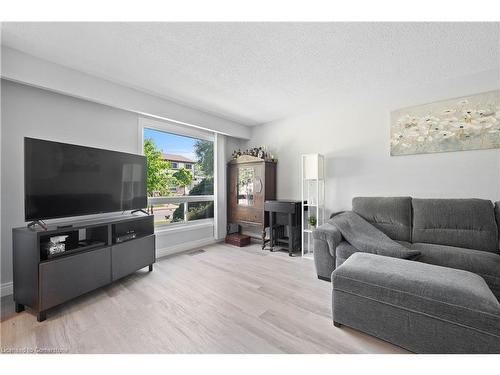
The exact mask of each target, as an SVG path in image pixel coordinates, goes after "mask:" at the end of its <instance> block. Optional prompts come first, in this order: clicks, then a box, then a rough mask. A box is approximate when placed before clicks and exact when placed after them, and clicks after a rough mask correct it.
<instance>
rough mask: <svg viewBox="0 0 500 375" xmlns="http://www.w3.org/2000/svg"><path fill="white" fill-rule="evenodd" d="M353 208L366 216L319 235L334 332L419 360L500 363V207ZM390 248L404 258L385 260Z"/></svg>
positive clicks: (404, 204) (400, 200) (361, 203)
mask: <svg viewBox="0 0 500 375" xmlns="http://www.w3.org/2000/svg"><path fill="white" fill-rule="evenodd" d="M352 206H353V209H352V210H353V212H355V213H356V214H357V215H356V214H353V213H350V212H348V213H344V214H341V215H338V216H336V217H335V218H333V219H331V220H330V222H328V223H326V224H324V225H322V226H320V227H319V228H318V229H317V230H316V231H314V233H313V237H314V250H315V265H316V270H317V274H318V277H319V278H320V279H325V280H331V281H332V285H333V288H332V313H333V321H334V325H335V326H337V327H340V326H341V325H347V326H350V327H352V328H355V329H358V330H361V331H363V332H366V333H368V334H371V335H373V336H376V337H379V338H381V339H383V340H386V341H389V342H392V343H394V344H396V345H399V346H401V347H404V348H406V349H408V350H410V351H413V352H416V353H500V303H499V300H500V254H499V245H500V244H499V238H500V236H499V232H500V206H499V202H497V203H496V204H495V205H493V204H492V203H491V202H490V201H487V200H481V199H412V198H410V197H394V198H364V197H359V198H354V199H353V204H352ZM358 215H359V216H361V218H359V216H358ZM363 219H364V220H363ZM366 221H368V222H369V223H370V224H372V225H373V226H374V227H376V228H377V229H379V230H380V231H381V232H382V233H380V232H379V231H377V230H376V229H373V226H372V225H370V224H368V223H366ZM355 227H357V230H354V231H353V230H352V229H353V228H355ZM359 227H361V228H362V230H359ZM338 228H340V229H338ZM341 230H342V233H344V235H345V236H346V238H349V239H350V240H351V242H352V243H357V244H358V246H359V247H360V248H364V251H358V249H356V248H355V247H354V246H353V245H352V244H351V243H349V242H347V241H346V240H345V239H344V238H343V236H342V234H341V232H340V231H341ZM353 232H354V235H353ZM366 233H370V235H368V236H366V235H365V234H366ZM384 234H385V235H384ZM386 236H388V237H389V238H390V239H392V240H395V241H396V242H398V243H399V244H401V245H403V246H404V247H400V246H399V245H397V244H395V243H394V242H393V241H391V240H390V239H388V238H387V237H386ZM363 237H369V238H368V240H366V238H364V240H363V241H361V240H360V239H362V238H363ZM377 238H378V239H377ZM384 238H385V240H384ZM372 239H373V240H372ZM377 241H378V243H379V244H380V243H383V244H384V246H378V247H377ZM384 241H385V242H384ZM391 244H393V245H394V246H396V247H398V248H401V251H400V252H399V253H394V252H390V251H385V249H387V248H388V247H390V246H391ZM387 245H388V247H386V246H387ZM394 246H393V247H394ZM405 248H407V249H405ZM405 253H407V254H408V255H411V257H407V256H406V255H407V254H405ZM388 254H390V255H388ZM405 257H406V259H398V258H405Z"/></svg>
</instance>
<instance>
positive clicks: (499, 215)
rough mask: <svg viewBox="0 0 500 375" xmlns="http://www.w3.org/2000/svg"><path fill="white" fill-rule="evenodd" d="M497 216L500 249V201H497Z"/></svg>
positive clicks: (499, 248)
mask: <svg viewBox="0 0 500 375" xmlns="http://www.w3.org/2000/svg"><path fill="white" fill-rule="evenodd" d="M495 217H496V220H497V227H498V250H499V251H500V202H495Z"/></svg>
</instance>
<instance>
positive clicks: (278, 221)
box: [262, 200, 301, 256]
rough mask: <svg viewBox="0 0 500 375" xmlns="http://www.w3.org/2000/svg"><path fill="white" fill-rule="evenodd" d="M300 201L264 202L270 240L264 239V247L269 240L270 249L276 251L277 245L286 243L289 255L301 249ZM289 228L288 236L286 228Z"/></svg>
mask: <svg viewBox="0 0 500 375" xmlns="http://www.w3.org/2000/svg"><path fill="white" fill-rule="evenodd" d="M300 210H301V202H300V201H291V200H267V201H265V202H264V211H265V214H266V215H268V217H269V219H268V223H269V240H266V239H265V238H264V239H263V243H262V249H264V248H265V245H266V243H268V242H269V250H270V251H274V247H275V246H279V245H284V246H286V248H287V249H288V255H289V256H293V253H294V252H295V251H300V247H301V230H300V224H301V223H300V220H301V216H300ZM286 228H288V236H286V235H285V229H286Z"/></svg>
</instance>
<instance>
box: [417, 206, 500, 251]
mask: <svg viewBox="0 0 500 375" xmlns="http://www.w3.org/2000/svg"><path fill="white" fill-rule="evenodd" d="M412 205H413V235H412V242H424V243H432V244H438V245H448V246H456V247H464V248H468V249H475V250H483V251H491V252H495V253H496V252H498V227H497V224H496V221H495V210H494V207H493V204H492V203H491V201H489V200H484V199H416V198H414V199H413V200H412Z"/></svg>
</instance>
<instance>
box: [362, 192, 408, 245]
mask: <svg viewBox="0 0 500 375" xmlns="http://www.w3.org/2000/svg"><path fill="white" fill-rule="evenodd" d="M352 210H353V211H354V212H356V213H357V214H358V215H359V216H361V217H362V218H363V219H365V220H366V221H368V222H369V223H370V224H373V226H375V227H376V228H378V229H379V230H380V231H382V232H383V233H384V234H386V235H387V236H389V237H390V238H392V239H393V240H399V241H410V240H411V220H412V218H411V197H355V198H353V200H352Z"/></svg>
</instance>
